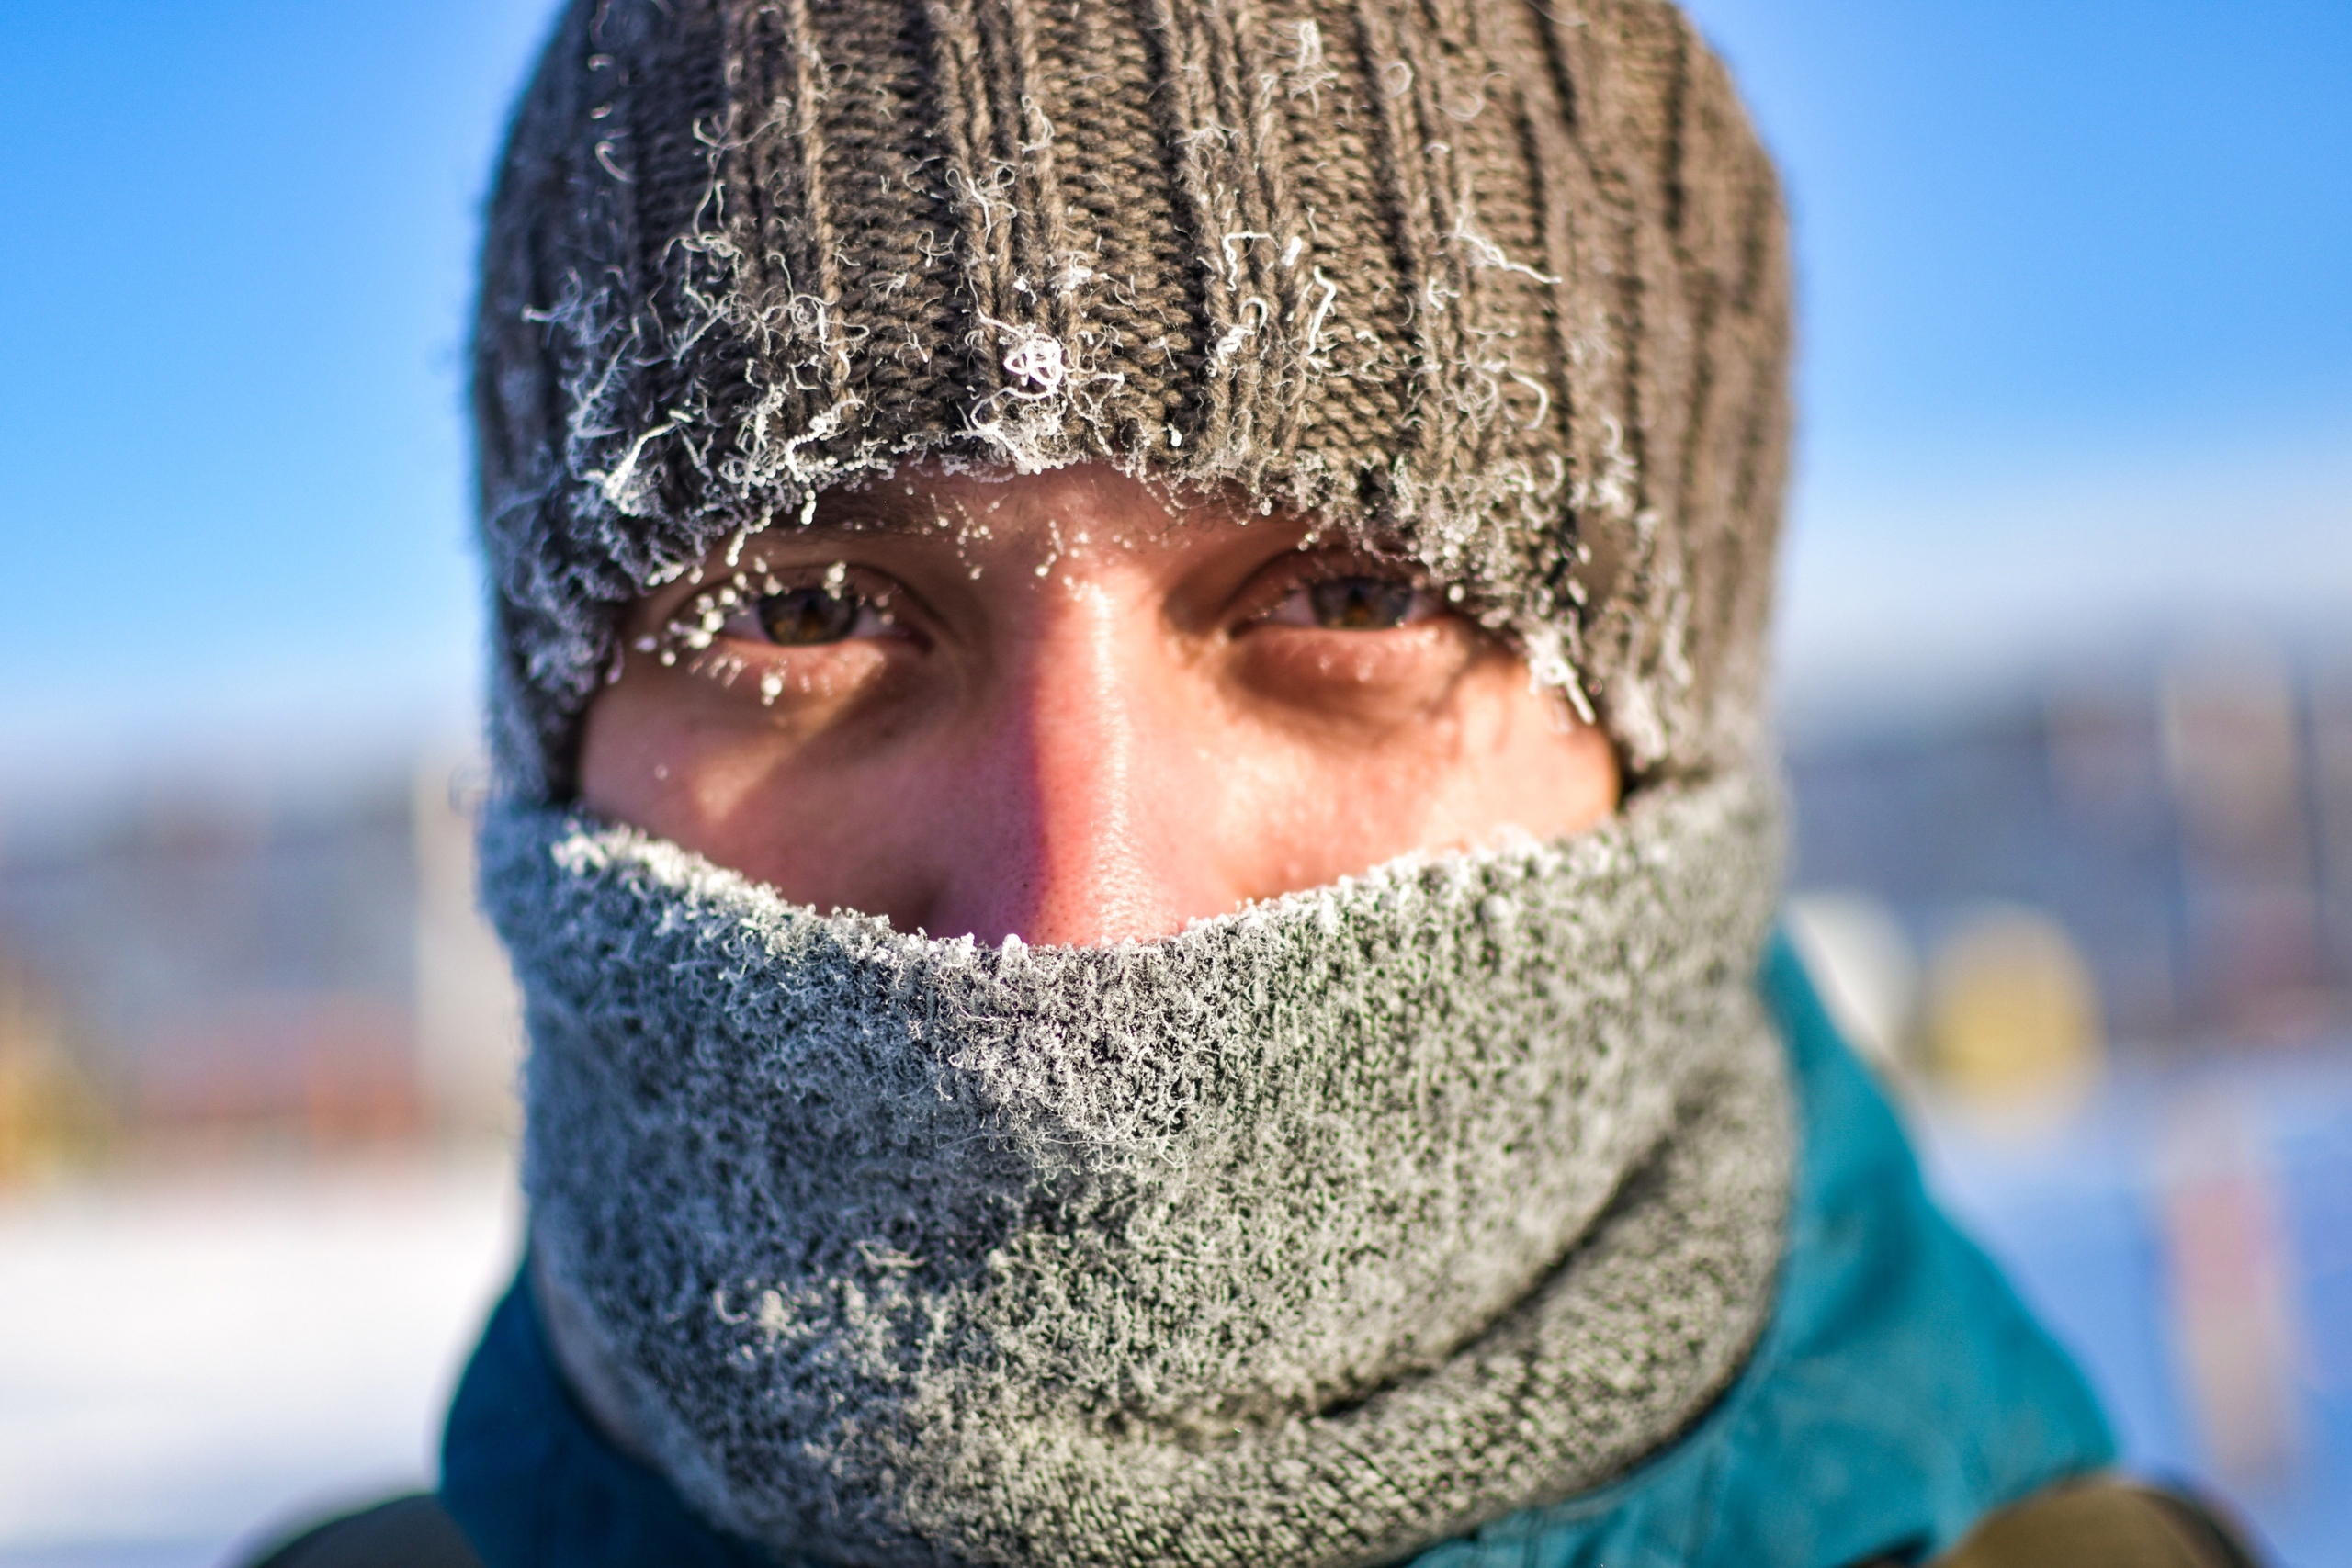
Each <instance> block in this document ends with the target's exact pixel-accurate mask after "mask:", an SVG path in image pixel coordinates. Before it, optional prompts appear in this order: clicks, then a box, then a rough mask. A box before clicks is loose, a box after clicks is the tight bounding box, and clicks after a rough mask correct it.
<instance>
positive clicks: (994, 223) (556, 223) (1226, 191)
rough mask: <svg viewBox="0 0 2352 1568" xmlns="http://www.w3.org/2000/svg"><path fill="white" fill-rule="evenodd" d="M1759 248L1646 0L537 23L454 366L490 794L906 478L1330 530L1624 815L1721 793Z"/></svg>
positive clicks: (1398, 1) (1356, 2) (1755, 523)
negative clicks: (1596, 743)
mask: <svg viewBox="0 0 2352 1568" xmlns="http://www.w3.org/2000/svg"><path fill="white" fill-rule="evenodd" d="M1784 227H1785V226H1784V222H1783V219H1782V215H1781V203H1780V197H1779V194H1778V188H1777V185H1776V182H1775V180H1774V177H1773V174H1772V170H1771V166H1770V162H1769V160H1768V159H1767V157H1766V155H1765V153H1764V152H1763V151H1762V150H1761V149H1760V147H1759V146H1758V142H1757V141H1756V138H1755V136H1754V133H1753V132H1752V130H1750V129H1749V127H1748V124H1747V118H1746V117H1745V115H1744V114H1743V113H1742V111H1741V108H1740V106H1739V104H1738V101H1737V99H1736V95H1735V93H1734V91H1733V88H1732V86H1731V84H1730V81H1729V78H1728V76H1727V75H1726V73H1724V69H1723V67H1722V65H1721V64H1720V63H1719V62H1717V61H1716V59H1715V58H1714V57H1713V55H1712V54H1711V53H1710V52H1709V51H1707V49H1706V47H1705V45H1704V44H1703V43H1702V41H1701V40H1700V39H1699V38H1698V37H1697V35H1696V34H1695V32H1694V31H1693V30H1692V28H1691V24H1690V22H1689V21H1688V20H1687V19H1686V18H1685V17H1683V15H1682V14H1681V12H1680V11H1679V10H1678V9H1676V8H1675V7H1674V6H1671V5H1669V4H1666V3H1663V0H1548V3H1544V0H1238V3H1237V0H830V3H828V0H575V3H574V4H573V5H572V6H571V7H570V8H569V10H568V11H567V12H566V13H565V14H564V16H563V17H562V18H561V20H560V23H559V24H558V26H557V28H556V31H555V35H554V37H553V39H551V41H550V42H549V43H548V48H547V52H546V54H545V56H544V58H543V59H542V61H541V62H540V65H539V69H538V73H537V77H536V78H535V79H534V81H533V82H532V84H531V86H530V88H529V91H528V93H527V94H526V96H525V98H524V101H523V103H522V106H521V108H520V111H519V112H518V114H517V116H516V119H515V128H514V132H513V137H512V141H511V143H510V145H509V147H508V150H507V153H506V158H505V162H504V164H503V168H502V171H501V173H500V176H499V180H498V186H497V191H496V195H495V197H494V198H493V201H492V209H491V215H490V229H489V236H488V240H487V243H486V246H485V250H484V257H483V270H482V290H481V305H480V316H479V321H478V323H477V328H476V335H475V347H474V353H475V367H474V406H475V425H476V435H477V441H478V448H479V460H480V473H481V509H482V530H483V535H484V540H485V546H486V549H487V553H488V557H489V561H490V565H491V570H492V579H493V589H494V596H495V614H496V624H497V633H496V642H497V658H496V665H495V672H494V675H493V690H492V707H493V740H494V749H495V751H496V755H497V759H498V767H499V772H500V774H501V778H502V780H503V786H504V787H505V788H506V789H508V790H510V791H512V792H514V793H516V794H519V795H527V796H537V797H549V798H559V799H560V798H562V797H564V796H565V795H569V794H570V792H571V784H572V777H571V774H572V760H573V754H574V752H575V750H576V745H577V731H578V726H579V720H580V716H581V714H582V711H583V710H584V708H585V706H586V705H587V702H588V699H589V697H590V696H591V695H592V694H593V693H594V690H595V687H596V683H597V682H598V681H599V680H600V679H601V678H602V675H603V673H604V671H606V670H608V669H609V668H611V667H612V663H613V660H614V658H615V654H616V627H617V626H618V623H619V617H620V615H621V614H622V612H623V610H624V609H625V608H626V606H627V605H628V603H629V602H630V601H632V600H634V599H635V598H637V597H638V596H639V594H641V593H643V592H645V591H646V590H647V589H649V588H650V587H652V586H654V585H656V584H658V583H660V582H662V581H670V580H672V579H674V578H675V577H676V576H677V575H678V574H679V573H680V572H682V571H683V570H687V569H688V568H689V567H690V566H691V564H692V563H694V562H695V561H697V560H699V559H700V558H702V557H703V556H704V555H706V554H707V552H708V551H709V550H710V549H712V548H713V547H716V546H718V544H720V543H721V542H722V541H725V540H726V539H728V538H729V537H730V536H736V535H739V534H741V533H743V532H745V531H748V530H756V529H759V528H763V527H771V526H776V527H790V526H793V525H796V524H797V523H800V522H803V521H805V520H806V519H807V518H808V517H809V514H810V509H811V508H812V507H813V505H814V502H815V498H816V496H817V494H818V493H819V492H820V491H822V490H824V489H826V488H828V487H831V486H834V485H838V484H841V483H843V482H848V481H854V479H858V478H859V477H860V476H865V475H872V474H876V473H879V472H883V471H887V470H888V468H890V467H892V466H893V465H895V464H897V463H899V462H900V461H902V460H905V459H908V458H911V457H932V458H934V459H936V460H941V461H946V462H951V463H952V462H965V463H973V464H981V463H985V464H993V465H1002V466H1006V467H1011V468H1019V469H1025V470H1035V469H1039V468H1050V467H1054V466H1057V465H1060V464H1064V463H1069V462H1074V461H1085V460H1090V459H1091V460H1099V461H1108V462H1112V463H1114V464H1117V465H1119V466H1120V467H1122V468H1125V469H1127V470H1128V471H1131V472H1136V473H1143V474H1148V475H1151V476H1156V477H1158V478H1159V479H1164V480H1166V481H1169V482H1170V483H1171V484H1174V485H1176V486H1180V487H1182V486H1227V487H1229V486H1237V485H1238V486H1240V487H1244V488H1246V490H1247V491H1249V492H1250V493H1251V494H1253V495H1254V496H1256V497H1257V498H1259V499H1260V500H1261V502H1265V503H1267V504H1270V505H1281V506H1284V507H1292V508H1299V509H1306V510H1313V511H1317V512H1319V513H1322V514H1324V515H1326V516H1328V517H1329V518H1330V519H1331V520H1332V521H1333V522H1334V523H1335V524H1337V525H1340V526H1341V527H1344V528H1347V529H1350V530H1353V531H1356V532H1359V533H1361V534H1363V535H1364V536H1368V537H1371V538H1374V539H1375V540H1377V541H1379V542H1381V543H1384V544H1385V545H1389V546H1392V547H1399V548H1403V549H1405V550H1408V551H1409V552H1410V553H1412V554H1413V555H1415V556H1416V557H1418V558H1420V559H1422V560H1424V561H1425V562H1427V563H1428V565H1429V566H1430V570H1432V571H1434V572H1437V573H1439V574H1441V575H1442V576H1443V577H1444V578H1445V579H1447V580H1448V581H1453V582H1458V583H1460V584H1461V585H1462V586H1463V588H1464V596H1465V597H1464V603H1465V604H1470V605H1472V606H1473V607H1474V608H1475V609H1476V612H1477V613H1478V614H1479V615H1482V616H1483V617H1484V618H1485V619H1486V620H1487V622H1488V624H1490V625H1492V626H1496V627H1497V628H1498V630H1501V631H1503V632H1505V633H1506V634H1507V635H1509V636H1511V637H1514V638H1515V639H1517V640H1518V641H1519V643H1520V644H1521V646H1522V647H1523V648H1524V649H1526V651H1527V653H1528V656H1529V658H1530V660H1532V663H1533V665H1534V667H1535V669H1536V671H1537V673H1538V675H1539V677H1541V678H1543V679H1544V680H1547V681H1549V682H1553V683H1555V684H1557V685H1560V686H1562V687H1564V688H1566V689H1569V690H1571V691H1573V692H1575V693H1577V694H1578V697H1579V700H1582V701H1586V702H1588V703H1589V705H1590V706H1591V708H1592V709H1593V710H1594V711H1595V712H1596V713H1597V714H1598V716H1599V717H1600V720H1601V721H1602V722H1603V723H1604V724H1606V725H1607V726H1608V728H1609V729H1610V731H1611V734H1612V735H1613V736H1614V737H1615V738H1616V740H1617V742H1618V744H1619V746H1620V748H1621V750H1623V754H1624V756H1625V759H1626V761H1627V763H1628V765H1629V766H1630V767H1631V768H1632V769H1633V770H1634V775H1635V777H1636V778H1637V779H1642V780H1646V779H1651V778H1656V777H1659V776H1663V775H1668V774H1690V773H1712V772H1714V771H1717V770H1718V769H1720V768H1722V767H1724V766H1725V765H1726V764H1730V763H1734V762H1736V761H1741V760H1744V759H1745V758H1746V757H1747V756H1748V755H1749V754H1750V753H1751V752H1752V751H1753V750H1754V748H1755V746H1756V744H1757V740H1758V730H1759V728H1760V724H1761V719H1760V705H1761V684H1762V678H1763V662H1764V648H1763V643H1764V634H1765V623H1766V619H1767V615H1768V610H1769V604H1770V590H1771V575H1772V570H1771V569H1772V556H1773V547H1774V540H1775V536H1776V535H1777V532H1778V526H1779V517H1780V508H1781V488H1782V479H1783V475H1784V471H1785V467H1786V452H1787V445H1788V432H1789V417H1790V416H1789V405H1788V395H1787V362H1788V354H1789V336H1790V328H1789V300H1788V297H1789V283H1788V262H1787V251H1786V242H1785V232H1784Z"/></svg>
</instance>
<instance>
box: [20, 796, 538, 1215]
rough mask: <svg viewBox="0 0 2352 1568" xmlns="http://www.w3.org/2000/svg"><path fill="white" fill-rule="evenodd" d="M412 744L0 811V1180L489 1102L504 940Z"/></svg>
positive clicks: (381, 1138) (422, 1121) (432, 1115)
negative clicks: (382, 772) (54, 815)
mask: <svg viewBox="0 0 2352 1568" xmlns="http://www.w3.org/2000/svg"><path fill="white" fill-rule="evenodd" d="M455 774H456V770H455V768H454V766H453V765H452V764H451V763H450V762H448V761H446V760H442V759H435V761H432V762H429V763H427V764H425V765H424V766H422V767H420V768H419V769H418V770H417V773H416V776H415V777H413V778H410V777H403V776H398V775H393V776H390V777H385V778H382V779H379V780H374V781H368V782H365V783H362V784H358V785H356V786H354V785H352V784H349V783H348V782H345V783H344V784H339V785H335V786H333V787H326V786H314V787H311V788H308V789H285V790H279V791H277V792H274V793H273V792H269V791H262V790H253V789H247V790H242V791H241V790H232V789H227V788H220V787H213V788H206V787H203V786H201V785H190V786H185V787H182V788H176V789H174V788H166V789H161V790H157V791H154V792H153V793H149V794H146V795H141V796H138V797H131V798H126V799H123V800H119V801H117V802H115V803H112V804H110V805H107V804H102V805H99V806H97V807H84V808H83V809H81V810H80V811H78V812H76V813H75V814H74V815H73V816H72V817H71V818H58V819H54V820H51V821H46V822H43V821H33V822H16V823H12V824H11V828H12V832H11V834H10V837H9V839H8V841H7V843H6V846H5V852H0V1181H6V1180H9V1179H22V1178H23V1177H24V1176H25V1175H27V1174H28V1173H30V1172H32V1171H33V1170H34V1169H35V1168H37V1167H40V1166H42V1165H44V1164H48V1163H54V1162H55V1160H56V1159H57V1158H61V1157H65V1156H67V1155H68V1154H70V1153H72V1152H74V1151H79V1152H80V1153H83V1154H87V1153H90V1152H93V1151H94V1150H95V1149H96V1147H97V1144H96V1133H95V1131H94V1129H96V1128H98V1127H100V1126H104V1127H106V1128H107V1129H109V1130H110V1134H111V1136H110V1138H109V1140H108V1141H107V1146H108V1147H110V1148H113V1149H115V1150H116V1151H117V1152H130V1153H141V1152H146V1151H153V1150H181V1151H187V1150H206V1149H221V1148H231V1147H244V1146H249V1145H257V1144H267V1145H287V1146H292V1147H297V1148H300V1149H310V1150H322V1149H330V1148H337V1147H342V1146H345V1145H355V1144H380V1143H384V1142H408V1141H413V1140H416V1139H418V1138H421V1137H424V1136H426V1135H428V1134H435V1133H438V1132H451V1133H463V1132H484V1131H496V1130H500V1129H503V1128H505V1127H507V1126H509V1125H511V1122H512V1115H511V1111H509V1109H508V1104H509V1101H510V1100H511V1080H512V1077H513V1074H514V1070H515V1059H516V1053H517V1048H518V1047H517V1029H516V1025H515V1004H514V1000H513V998H512V995H511V987H510V986H509V984H508V982H507V980H506V976H505V969H504V964H503V958H502V957H501V956H500V954H499V953H498V951H497V948H496V945H495V942H494V941H493V940H492V938H491V937H490V935H489V933H488V932H487V931H486V930H485V929H484V928H483V927H482V925H481V921H480V919H479V918H478V917H477V916H476V915H475V914H474V912H473V908H472V872H471V860H470V843H471V836H470V832H469V829H468V824H467V821H466V818H465V815H464V813H465V810H466V805H465V802H464V800H463V799H462V798H460V797H459V796H458V795H455V794H453V784H452V779H453V777H454V776H455Z"/></svg>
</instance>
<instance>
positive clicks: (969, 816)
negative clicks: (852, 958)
mask: <svg viewBox="0 0 2352 1568" xmlns="http://www.w3.org/2000/svg"><path fill="white" fill-rule="evenodd" d="M1183 679H1184V676H1183V665H1182V660H1180V659H1179V658H1178V657H1177V656H1176V654H1175V653H1174V652H1173V651H1172V650H1171V649H1170V648H1169V647H1168V646H1167V644H1166V642H1165V640H1164V639H1163V638H1162V637H1159V634H1158V632H1157V629H1156V627H1155V626H1153V625H1152V624H1151V618H1150V617H1147V616H1138V615H1132V614H1128V613H1125V611H1124V610H1123V608H1122V607H1121V606H1120V605H1119V604H1118V603H1117V601H1116V600H1115V598H1114V596H1113V595H1111V594H1108V593H1103V592H1093V591H1090V590H1089V589H1087V588H1085V587H1084V586H1082V585H1080V586H1074V587H1072V588H1071V589H1070V590H1069V592H1066V593H1056V594H1053V595H1052V603H1051V604H1050V606H1049V608H1048V609H1047V610H1046V612H1045V613H1044V614H1043V615H1040V617H1039V619H1038V624H1037V625H1036V626H1035V627H1034V628H1032V629H1031V631H1030V633H1029V635H1027V636H1025V637H1023V638H1022V639H1021V641H1020V643H1019V645H1018V647H1017V649H1016V650H1015V651H1014V652H1013V653H1012V656H1011V658H1010V659H1009V660H1007V662H1006V664H1005V666H1003V667H1002V669H1001V673H1000V674H999V676H998V677H997V679H996V680H995V681H994V682H992V689H991V691H990V693H989V695H988V696H987V697H985V698H984V699H983V701H982V702H981V703H980V704H979V705H978V711H977V714H976V716H975V718H974V719H973V721H972V724H971V729H970V735H969V741H968V745H967V751H966V755H967V758H968V766H967V770H966V771H965V776H964V777H963V778H962V779H961V780H959V781H958V784H959V787H958V788H957V790H956V801H955V803H954V808H953V809H950V810H947V811H944V812H942V813H941V814H940V818H939V828H940V831H939V833H938V834H937V835H935V836H934V838H933V850H932V852H933V855H934V856H935V857H936V860H935V866H936V869H937V870H938V871H939V872H940V873H942V875H941V876H940V877H939V880H938V881H937V882H936V883H935V884H934V886H937V887H938V888H939V889H940V892H939V894H938V896H937V902H936V904H935V906H934V908H933V910H932V911H931V916H930V919H927V920H926V921H925V924H926V926H927V927H928V928H929V930H930V931H932V932H933V934H934V935H955V934H959V933H964V932H969V933H970V934H971V935H972V936H974V937H976V938H978V939H979V940H981V941H984V942H1000V941H1001V940H1002V939H1003V938H1005V937H1006V936H1017V937H1019V938H1020V939H1021V940H1022V941H1023V942H1030V943H1033V944H1036V945H1057V946H1059V945H1072V946H1076V945H1095V944H1104V943H1110V942H1120V941H1124V940H1130V939H1132V940H1137V941H1141V940H1147V939H1149V938H1152V937H1158V936H1165V935H1168V934H1170V933H1172V932H1174V931H1181V930H1182V929H1183V928H1184V926H1185V925H1186V924H1187V923H1188V922H1189V921H1191V920H1193V919H1196V918H1199V917H1201V916H1204V915H1210V914H1217V913H1222V912H1223V911H1225V910H1227V909H1229V908H1233V907H1234V905H1235V903H1236V902H1237V899H1236V897H1235V896H1234V894H1233V893H1232V892H1231V891H1229V890H1227V889H1226V888H1224V887H1222V886H1220V885H1219V880H1218V878H1217V876H1216V873H1215V870H1214V864H1213V863H1214V859H1215V857H1214V855H1213V854H1212V853H1208V852H1207V851H1209V850H1211V849H1212V847H1213V843H1214V840H1215V838H1216V831H1215V822H1214V813H1215V805H1216V795H1215V792H1214V790H1213V789H1210V790H1203V789H1201V788H1198V787H1194V786H1195V784H1198V783H1200V782H1203V781H1199V780H1198V779H1197V778H1196V777H1195V775H1196V774H1197V773H1199V771H1200V769H1199V762H1198V757H1199V752H1200V749H1199V748H1198V747H1197V746H1196V745H1194V744H1193V739H1195V738H1193V737H1192V736H1191V735H1190V733H1189V729H1190V726H1191V725H1192V724H1194V723H1197V722H1199V719H1198V715H1199V713H1200V706H1199V705H1198V703H1197V702H1188V701H1187V700H1185V699H1186V694H1185V693H1184V691H1183V690H1182V684H1183Z"/></svg>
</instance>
